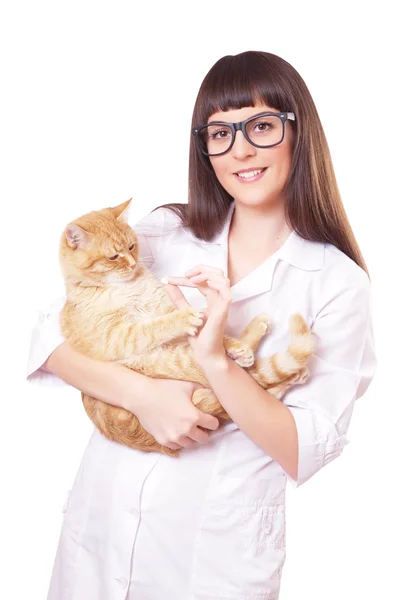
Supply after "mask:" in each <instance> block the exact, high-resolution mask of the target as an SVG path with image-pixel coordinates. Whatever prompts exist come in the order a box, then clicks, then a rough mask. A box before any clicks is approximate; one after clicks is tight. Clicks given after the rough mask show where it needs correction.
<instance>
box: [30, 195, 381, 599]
mask: <svg viewBox="0 0 398 600" xmlns="http://www.w3.org/2000/svg"><path fill="white" fill-rule="evenodd" d="M233 210H234V205H233V204H232V205H231V209H230V211H229V214H228V218H227V220H226V223H225V226H224V228H223V229H222V231H221V232H220V233H219V234H218V235H217V236H216V237H215V238H214V240H213V241H212V242H204V241H201V240H199V239H197V238H196V237H195V236H194V235H193V234H192V233H191V232H190V231H188V230H185V229H183V228H181V227H179V226H178V224H179V222H178V218H177V217H176V216H175V215H173V214H172V213H171V212H170V211H168V210H167V209H159V210H157V211H155V212H154V213H151V214H150V215H149V216H148V217H146V218H145V219H143V220H142V221H141V222H140V223H139V224H137V226H136V228H135V229H136V231H137V233H138V234H139V239H140V242H141V252H142V255H143V257H145V260H146V262H147V264H148V265H149V266H150V267H151V268H152V270H153V271H154V272H155V274H156V275H157V276H158V277H163V276H167V275H182V274H183V273H184V272H185V271H186V270H187V269H188V268H190V267H192V266H194V265H196V264H199V263H201V264H208V265H212V266H216V267H220V268H222V269H223V270H224V272H227V248H228V244H227V240H228V231H229V225H230V221H231V217H232V213H233ZM154 234H155V235H154ZM231 292H232V304H231V307H230V313H229V319H228V323H227V329H226V333H228V334H231V335H235V336H238V335H239V333H240V332H241V331H242V329H243V328H244V326H245V325H246V324H247V323H248V322H249V321H250V319H251V318H252V317H254V316H255V315H257V314H258V313H264V312H265V313H267V314H268V315H269V316H270V318H271V322H272V330H271V332H270V333H269V334H268V335H267V336H266V338H265V339H264V340H263V342H262V343H261V345H260V347H259V349H258V355H259V356H265V355H269V354H271V353H273V352H275V351H278V350H283V349H284V348H286V347H287V345H288V342H289V330H288V319H289V316H290V315H291V314H292V313H295V312H300V313H301V314H302V315H303V317H304V318H305V319H306V321H307V322H308V324H309V325H310V326H311V328H312V331H313V334H314V336H315V341H316V351H315V355H314V356H313V357H312V358H311V359H310V361H309V368H310V372H311V377H310V379H309V380H308V381H307V382H306V384H304V385H301V386H295V387H293V388H292V389H291V390H290V391H289V392H288V393H286V395H285V396H284V398H283V402H284V404H285V405H286V406H288V407H289V408H290V410H291V412H292V414H293V417H294V419H295V422H296V425H297V431H298V440H299V469H298V480H297V482H295V481H293V480H292V479H290V478H289V477H288V476H287V474H286V473H285V472H284V471H283V469H282V468H281V466H280V465H279V464H278V463H276V462H275V461H274V460H273V459H272V458H271V457H269V456H267V455H266V454H265V453H264V452H263V450H261V449H260V448H259V447H258V446H256V445H255V444H254V443H253V442H252V441H251V440H250V439H249V438H248V437H247V436H246V435H245V434H244V433H242V432H241V431H240V430H239V428H238V427H237V426H236V425H235V424H234V423H230V424H228V425H227V426H225V427H223V428H220V429H219V430H217V431H215V432H213V433H211V441H210V442H209V443H208V444H207V445H204V446H200V445H198V446H197V447H195V448H194V449H184V450H182V451H181V454H180V458H179V459H174V458H170V457H168V456H163V455H160V454H154V453H145V452H141V451H137V450H131V449H129V448H127V447H125V446H122V445H120V444H117V443H114V442H110V441H108V440H107V439H106V438H105V437H103V436H102V435H101V434H100V433H99V432H98V431H97V430H96V429H95V430H94V432H93V435H92V437H91V439H90V441H89V444H88V447H87V449H86V451H85V453H84V456H83V459H82V462H81V465H80V468H79V471H78V473H77V476H76V479H75V482H74V485H73V488H72V490H71V492H70V494H69V499H68V501H67V504H66V507H65V514H64V521H63V526H62V531H61V535H60V540H59V546H58V551H57V555H56V559H55V565H54V570H53V575H52V580H51V585H50V592H49V596H48V600H124V599H126V598H127V599H128V600H224V599H225V600H226V599H228V600H238V599H239V600H277V598H278V596H279V587H280V577H281V572H282V567H283V564H284V560H285V487H286V481H287V480H290V482H291V484H292V485H293V486H297V485H301V484H302V483H304V482H305V481H307V480H308V479H309V478H310V477H312V476H313V475H314V474H315V473H316V472H317V471H318V470H319V469H321V468H322V467H323V466H324V465H326V464H327V463H329V462H330V461H331V460H333V459H334V458H336V457H337V456H339V455H340V454H341V452H342V450H343V448H344V446H345V445H346V443H347V440H346V433H347V429H348V425H349V422H350V418H351V414H352V410H353V406H354V401H355V400H356V399H357V398H359V397H360V396H362V395H363V394H364V392H365V391H366V389H367V387H368V385H369V383H370V381H371V379H372V377H373V375H374V372H375V355H374V344H373V332H372V320H371V291H370V283H369V278H368V276H367V275H366V273H365V272H364V271H363V270H362V269H361V268H360V267H358V266H357V265H356V264H355V263H354V262H353V261H352V260H351V259H349V258H348V257H347V256H346V255H345V254H343V253H342V252H341V251H340V250H338V249H337V248H335V247H334V246H332V245H330V244H324V243H316V242H309V241H306V240H303V239H302V238H301V237H300V236H299V235H298V234H296V233H295V232H292V233H291V235H290V236H289V238H288V239H287V240H286V241H285V243H284V244H283V245H282V247H281V248H280V249H279V250H278V251H277V252H276V253H275V254H274V255H272V256H271V257H270V258H268V259H267V260H266V261H265V262H264V263H263V264H261V265H260V266H259V267H257V268H256V269H255V270H254V271H252V272H251V273H250V274H248V275H247V276H246V277H244V278H243V279H242V280H241V281H239V282H238V283H237V284H235V285H234V286H232V288H231ZM184 293H185V295H186V297H187V299H188V300H189V301H190V302H191V304H192V305H194V306H198V307H199V306H204V304H205V299H204V298H203V296H202V295H201V294H200V293H199V292H198V291H197V290H196V289H192V288H184ZM63 302H64V298H61V299H60V300H59V301H58V302H56V303H54V304H53V306H52V308H50V309H49V310H47V311H46V312H43V314H42V315H41V317H40V319H39V322H38V324H37V325H36V327H35V329H34V332H33V336H32V346H31V355H30V360H29V377H28V378H29V379H30V380H37V381H42V382H44V383H49V384H54V383H61V380H60V379H58V378H57V377H55V376H54V375H52V374H51V373H49V372H46V371H45V370H44V369H43V368H41V365H42V364H43V363H44V361H45V360H46V358H47V357H48V356H49V354H50V353H51V352H52V351H53V350H54V349H55V348H56V346H57V345H58V344H60V343H62V341H63V338H62V335H61V333H60V330H59V311H60V309H61V307H62V305H63ZM242 402H245V398H242ZM82 418H85V416H84V415H83V411H82Z"/></svg>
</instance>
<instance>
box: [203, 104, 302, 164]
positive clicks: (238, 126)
mask: <svg viewBox="0 0 398 600" xmlns="http://www.w3.org/2000/svg"><path fill="white" fill-rule="evenodd" d="M288 119H290V120H292V121H295V120H296V117H295V114H294V113H292V112H287V113H286V112H283V113H282V112H278V113H275V112H263V113H260V114H258V115H254V117H250V118H249V119H246V120H245V121H240V122H239V123H225V122H223V121H213V122H211V123H209V124H208V125H202V126H200V127H194V128H193V129H192V134H193V135H194V136H195V137H196V140H197V142H198V144H199V148H200V150H201V151H202V152H203V154H205V155H206V156H219V155H220V154H225V152H228V150H230V149H231V148H232V146H233V144H234V142H235V137H236V132H237V131H241V132H242V133H243V135H244V136H245V138H246V139H247V141H248V142H250V144H252V145H253V146H256V148H270V147H271V146H277V145H278V144H280V143H281V142H283V138H284V137H285V123H286V121H287V120H288Z"/></svg>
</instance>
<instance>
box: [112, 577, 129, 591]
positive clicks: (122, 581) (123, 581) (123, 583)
mask: <svg viewBox="0 0 398 600" xmlns="http://www.w3.org/2000/svg"><path fill="white" fill-rule="evenodd" d="M115 579H116V581H117V582H118V584H119V585H120V587H121V588H123V589H126V587H127V586H128V584H129V582H128V581H127V579H126V578H125V577H115Z"/></svg>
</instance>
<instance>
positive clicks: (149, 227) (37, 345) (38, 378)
mask: <svg viewBox="0 0 398 600" xmlns="http://www.w3.org/2000/svg"><path fill="white" fill-rule="evenodd" d="M168 212H169V211H167V210H166V209H159V210H155V211H153V212H152V213H150V214H149V215H147V216H146V217H145V218H143V219H142V220H141V221H139V222H138V223H136V225H134V226H133V228H134V231H135V232H136V234H137V236H138V243H139V250H140V260H142V262H143V263H144V264H145V266H146V267H148V268H151V267H152V266H153V262H154V258H153V257H154V256H156V253H157V252H158V251H159V250H158V246H159V245H160V244H161V242H162V234H163V232H164V230H165V229H167V219H168V216H167V213H168ZM65 299H66V298H65V296H63V297H59V298H57V299H56V300H54V301H53V302H52V303H51V304H50V305H49V306H48V307H47V308H46V309H44V310H40V311H39V317H38V319H37V322H36V324H35V326H34V328H33V330H32V335H31V342H30V352H29V357H28V368H27V380H28V381H29V382H34V383H40V384H44V385H49V386H52V385H56V386H62V385H68V384H66V383H65V382H64V381H63V380H62V379H60V378H59V377H57V376H56V375H54V374H53V373H51V372H50V371H48V370H47V369H45V367H43V364H44V363H45V362H46V360H47V358H48V357H49V356H50V354H52V352H54V350H55V348H57V346H59V345H60V344H62V343H63V342H65V338H64V337H63V335H62V333H61V329H60V313H61V310H62V307H63V305H64V303H65Z"/></svg>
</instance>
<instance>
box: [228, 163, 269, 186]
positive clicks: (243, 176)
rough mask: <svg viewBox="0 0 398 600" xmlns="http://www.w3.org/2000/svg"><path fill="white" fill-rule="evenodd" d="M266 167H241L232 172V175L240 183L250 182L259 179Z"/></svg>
mask: <svg viewBox="0 0 398 600" xmlns="http://www.w3.org/2000/svg"><path fill="white" fill-rule="evenodd" d="M267 168H268V167H263V168H260V169H251V168H249V169H242V170H241V171H238V172H237V173H234V177H235V178H236V179H238V180H239V181H240V182H242V183H251V182H253V181H258V180H259V179H261V178H262V176H263V175H264V173H265V171H266V170H267Z"/></svg>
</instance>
